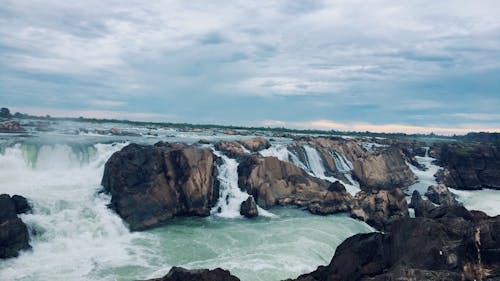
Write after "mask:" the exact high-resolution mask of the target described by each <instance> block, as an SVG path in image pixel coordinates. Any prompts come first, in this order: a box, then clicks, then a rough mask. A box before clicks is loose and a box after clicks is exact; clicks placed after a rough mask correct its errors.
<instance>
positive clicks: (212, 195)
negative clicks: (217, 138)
mask: <svg viewBox="0 0 500 281" xmlns="http://www.w3.org/2000/svg"><path fill="white" fill-rule="evenodd" d="M215 161H216V158H215V156H214V155H213V154H212V152H211V151H210V150H209V149H203V148H200V147H196V146H188V145H186V144H180V143H171V144H170V143H161V142H160V143H157V144H155V145H154V146H151V145H137V144H130V145H128V146H126V147H125V148H123V149H122V150H121V151H119V152H116V153H115V154H113V156H111V158H110V159H109V160H108V162H107V163H106V166H105V169H104V176H103V179H102V185H103V187H104V191H105V192H108V193H110V194H111V196H112V198H111V207H112V208H113V209H114V210H115V211H116V212H117V213H118V214H119V215H120V216H121V217H122V218H123V219H124V220H125V221H126V222H127V223H128V224H129V226H130V228H131V229H132V230H141V229H146V228H150V227H154V226H157V225H159V224H161V223H163V222H165V221H167V220H169V219H171V218H173V217H175V216H190V215H195V216H208V215H209V214H210V209H211V208H212V207H213V206H214V204H215V203H216V201H217V198H218V193H219V192H218V183H217V182H216V178H217V176H216V175H217V168H216V165H215Z"/></svg>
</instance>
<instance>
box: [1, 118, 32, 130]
mask: <svg viewBox="0 0 500 281" xmlns="http://www.w3.org/2000/svg"><path fill="white" fill-rule="evenodd" d="M24 132H26V130H25V129H24V128H23V127H21V124H19V122H17V121H12V120H11V121H4V122H0V133H24Z"/></svg>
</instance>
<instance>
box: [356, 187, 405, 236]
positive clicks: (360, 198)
mask: <svg viewBox="0 0 500 281" xmlns="http://www.w3.org/2000/svg"><path fill="white" fill-rule="evenodd" d="M354 199H355V200H354V204H353V206H352V208H351V217H353V218H356V219H359V220H362V221H364V222H366V223H367V224H369V225H370V226H373V227H374V228H376V229H378V230H386V229H387V228H388V227H389V226H390V225H391V224H392V223H393V222H394V221H396V220H399V219H401V218H405V217H408V216H409V214H408V206H407V204H406V199H405V194H404V193H403V192H402V191H401V189H399V188H397V189H392V190H372V191H371V192H368V191H361V192H359V193H358V194H356V196H355V198H354Z"/></svg>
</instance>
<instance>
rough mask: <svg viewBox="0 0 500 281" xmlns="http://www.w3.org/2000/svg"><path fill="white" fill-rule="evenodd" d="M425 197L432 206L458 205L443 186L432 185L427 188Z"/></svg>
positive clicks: (453, 196)
mask: <svg viewBox="0 0 500 281" xmlns="http://www.w3.org/2000/svg"><path fill="white" fill-rule="evenodd" d="M425 196H427V198H428V199H429V200H430V201H431V202H432V203H434V204H438V205H458V204H460V203H459V202H458V201H457V199H456V198H455V195H454V194H453V193H451V191H450V190H449V189H448V188H447V187H446V185H444V184H438V185H432V186H429V187H428V188H427V192H426V193H425Z"/></svg>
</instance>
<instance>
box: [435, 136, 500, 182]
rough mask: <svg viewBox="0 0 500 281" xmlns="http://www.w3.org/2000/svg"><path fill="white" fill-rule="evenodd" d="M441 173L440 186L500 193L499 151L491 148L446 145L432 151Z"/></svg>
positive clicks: (485, 145) (436, 146)
mask: <svg viewBox="0 0 500 281" xmlns="http://www.w3.org/2000/svg"><path fill="white" fill-rule="evenodd" d="M432 151H433V155H434V156H435V157H436V158H437V164H438V165H440V166H442V167H443V169H442V170H441V171H440V172H438V174H437V175H436V178H437V180H438V182H439V183H443V184H445V185H446V186H448V187H451V188H455V189H470V190H475V189H481V188H492V189H500V151H499V150H498V147H497V146H495V145H494V144H486V143H479V144H477V143H462V142H458V143H445V144H438V145H435V146H434V147H433V148H432Z"/></svg>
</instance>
